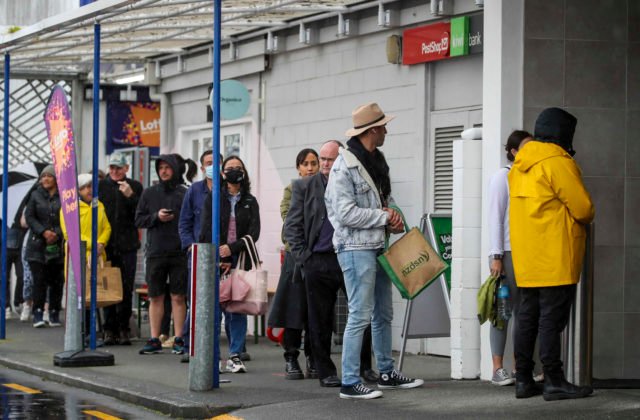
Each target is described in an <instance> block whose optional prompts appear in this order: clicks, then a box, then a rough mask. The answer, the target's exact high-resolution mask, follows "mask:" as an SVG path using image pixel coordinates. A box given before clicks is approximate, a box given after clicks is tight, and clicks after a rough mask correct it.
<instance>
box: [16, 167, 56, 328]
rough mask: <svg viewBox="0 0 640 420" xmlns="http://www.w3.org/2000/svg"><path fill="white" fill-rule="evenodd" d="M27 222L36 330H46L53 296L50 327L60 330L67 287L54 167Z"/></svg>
mask: <svg viewBox="0 0 640 420" xmlns="http://www.w3.org/2000/svg"><path fill="white" fill-rule="evenodd" d="M25 219H26V221H27V224H28V225H29V229H31V234H30V236H29V240H28V241H27V249H26V255H25V259H26V260H27V261H28V262H29V267H30V269H31V273H32V275H33V309H34V311H33V326H34V327H35V328H41V327H44V326H46V324H45V322H44V320H43V316H44V304H45V301H46V298H47V288H50V292H49V293H50V294H49V325H50V326H52V327H56V326H58V327H59V326H60V325H61V324H60V306H61V303H62V288H63V286H64V259H63V252H62V230H61V229H60V195H59V194H58V184H57V183H56V175H55V171H54V169H53V166H52V165H49V166H47V167H45V168H44V169H43V170H42V173H41V174H40V185H39V186H38V188H37V189H36V190H35V191H34V192H33V193H32V194H31V197H29V202H28V203H27V208H26V209H25Z"/></svg>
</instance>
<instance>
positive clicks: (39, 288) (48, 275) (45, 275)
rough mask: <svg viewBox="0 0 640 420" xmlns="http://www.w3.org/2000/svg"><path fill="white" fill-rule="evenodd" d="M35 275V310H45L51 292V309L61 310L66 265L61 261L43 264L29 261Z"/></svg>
mask: <svg viewBox="0 0 640 420" xmlns="http://www.w3.org/2000/svg"><path fill="white" fill-rule="evenodd" d="M29 267H31V275H32V276H33V310H34V312H35V311H37V310H41V311H43V310H44V304H45V302H46V300H47V288H51V291H50V292H49V310H52V311H59V310H60V307H61V304H62V288H63V287H64V265H63V264H60V263H49V264H43V263H40V262H35V261H29Z"/></svg>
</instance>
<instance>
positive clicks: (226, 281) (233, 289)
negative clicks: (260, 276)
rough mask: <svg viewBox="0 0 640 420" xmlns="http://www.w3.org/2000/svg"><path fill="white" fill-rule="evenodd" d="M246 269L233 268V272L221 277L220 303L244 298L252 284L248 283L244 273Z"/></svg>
mask: <svg viewBox="0 0 640 420" xmlns="http://www.w3.org/2000/svg"><path fill="white" fill-rule="evenodd" d="M243 273H245V271H240V272H238V270H233V271H232V272H231V273H229V274H227V275H226V276H224V277H222V278H221V279H220V303H221V304H224V303H227V302H229V301H232V300H239V301H242V300H244V299H245V298H246V297H247V295H248V294H249V291H250V290H251V286H250V285H249V283H247V282H246V281H245V280H244V278H243V277H242V274H243Z"/></svg>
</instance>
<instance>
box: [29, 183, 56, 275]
mask: <svg viewBox="0 0 640 420" xmlns="http://www.w3.org/2000/svg"><path fill="white" fill-rule="evenodd" d="M24 217H25V219H27V224H28V225H29V229H31V234H30V236H29V240H28V241H27V249H26V251H25V260H27V261H34V262H39V263H42V264H44V263H46V262H47V261H46V259H45V248H46V246H47V244H46V241H45V239H44V237H43V236H42V233H43V232H44V231H45V230H51V231H54V232H55V233H56V235H58V242H56V244H57V245H58V246H59V247H60V249H62V229H60V195H59V194H58V192H57V191H56V193H55V194H53V195H49V192H48V191H47V190H45V189H44V188H43V187H42V186H38V187H37V188H36V190H35V191H33V193H31V196H30V197H29V201H28V202H27V207H26V209H25V211H24ZM49 262H52V263H58V264H62V262H63V260H62V254H61V253H60V254H59V258H57V259H55V260H54V261H49Z"/></svg>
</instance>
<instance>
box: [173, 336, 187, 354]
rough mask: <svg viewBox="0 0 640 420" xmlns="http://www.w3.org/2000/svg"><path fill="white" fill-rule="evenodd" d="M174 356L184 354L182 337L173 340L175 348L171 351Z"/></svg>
mask: <svg viewBox="0 0 640 420" xmlns="http://www.w3.org/2000/svg"><path fill="white" fill-rule="evenodd" d="M171 353H173V354H184V340H183V339H182V338H181V337H176V338H175V339H174V340H173V348H172V349H171Z"/></svg>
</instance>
